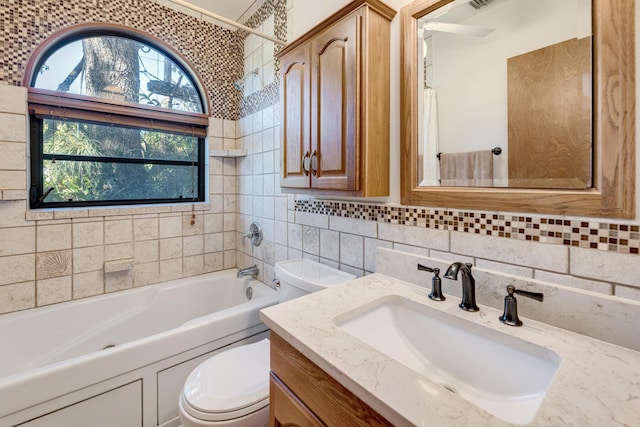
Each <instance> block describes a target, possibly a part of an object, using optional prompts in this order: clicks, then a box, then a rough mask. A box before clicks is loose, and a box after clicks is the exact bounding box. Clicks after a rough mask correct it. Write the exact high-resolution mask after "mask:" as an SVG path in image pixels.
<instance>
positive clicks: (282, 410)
mask: <svg viewBox="0 0 640 427" xmlns="http://www.w3.org/2000/svg"><path fill="white" fill-rule="evenodd" d="M269 411H270V414H269V418H270V421H269V426H270V427H281V426H301V427H318V426H325V425H327V426H345V427H346V426H357V427H377V426H391V425H392V424H391V423H389V422H388V421H387V420H386V419H385V418H383V417H382V416H381V415H380V414H378V413H377V412H376V411H374V410H373V409H371V407H369V406H368V405H367V404H366V403H364V402H363V401H362V400H360V399H359V398H358V397H357V396H355V395H354V394H353V393H351V392H350V391H349V390H347V389H346V388H345V387H344V386H343V385H342V384H340V383H339V382H338V381H336V380H335V379H333V378H332V377H331V376H329V375H328V374H327V373H326V372H324V371H323V370H322V369H320V368H319V367H318V366H317V365H316V364H314V363H313V362H312V361H311V360H309V359H307V358H306V357H305V356H304V355H303V354H302V353H300V352H299V351H298V350H296V349H295V348H293V347H292V346H291V344H289V343H288V342H286V341H285V340H284V339H282V338H281V337H280V336H279V335H278V334H276V333H275V332H273V331H271V382H270V390H269Z"/></svg>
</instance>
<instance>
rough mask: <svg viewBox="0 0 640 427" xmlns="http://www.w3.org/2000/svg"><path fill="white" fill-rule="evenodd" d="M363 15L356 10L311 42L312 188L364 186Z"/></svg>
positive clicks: (355, 188)
mask: <svg viewBox="0 0 640 427" xmlns="http://www.w3.org/2000/svg"><path fill="white" fill-rule="evenodd" d="M361 32H362V16H361V15H360V14H358V13H355V14H352V15H350V16H348V17H346V18H344V19H343V20H341V21H339V22H337V23H336V24H334V25H333V26H331V27H330V28H329V29H327V30H326V31H324V32H323V33H321V34H320V35H318V36H317V37H316V38H314V39H313V41H312V44H311V52H312V59H313V63H312V69H311V172H312V176H311V187H312V188H320V189H331V190H358V189H359V187H360V165H359V154H360V153H359V144H358V141H359V139H360V135H358V132H359V126H358V125H359V121H360V83H359V82H360V81H361V79H360V72H361V59H360V51H361V46H360V44H361V41H362V34H361Z"/></svg>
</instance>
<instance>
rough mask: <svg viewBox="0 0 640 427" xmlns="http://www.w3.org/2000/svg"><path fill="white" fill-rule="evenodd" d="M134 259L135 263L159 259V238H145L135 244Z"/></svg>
mask: <svg viewBox="0 0 640 427" xmlns="http://www.w3.org/2000/svg"><path fill="white" fill-rule="evenodd" d="M133 259H134V262H135V264H144V263H147V262H153V261H158V259H159V243H158V240H144V241H141V242H135V243H134V244H133Z"/></svg>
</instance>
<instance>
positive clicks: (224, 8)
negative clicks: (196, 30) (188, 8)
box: [185, 0, 256, 21]
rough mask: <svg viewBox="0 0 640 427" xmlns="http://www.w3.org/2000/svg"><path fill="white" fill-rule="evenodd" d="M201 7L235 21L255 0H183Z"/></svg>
mask: <svg viewBox="0 0 640 427" xmlns="http://www.w3.org/2000/svg"><path fill="white" fill-rule="evenodd" d="M185 1H188V2H189V3H191V4H194V5H196V6H198V7H201V8H203V9H207V10H209V11H211V12H213V13H216V14H218V15H222V16H224V17H225V18H229V19H233V20H234V21H237V20H238V18H240V16H242V14H243V13H244V12H245V11H246V10H247V9H249V6H251V4H252V3H253V2H254V1H256V0H233V1H229V0H185Z"/></svg>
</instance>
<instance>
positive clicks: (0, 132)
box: [0, 113, 27, 142]
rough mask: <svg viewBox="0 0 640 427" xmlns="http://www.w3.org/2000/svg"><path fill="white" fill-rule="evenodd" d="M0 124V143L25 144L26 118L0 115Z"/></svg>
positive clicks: (15, 115) (16, 115) (14, 115)
mask: <svg viewBox="0 0 640 427" xmlns="http://www.w3.org/2000/svg"><path fill="white" fill-rule="evenodd" d="M0 123H2V126H0V141H4V142H27V118H26V116H24V115H20V114H6V113H0Z"/></svg>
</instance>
